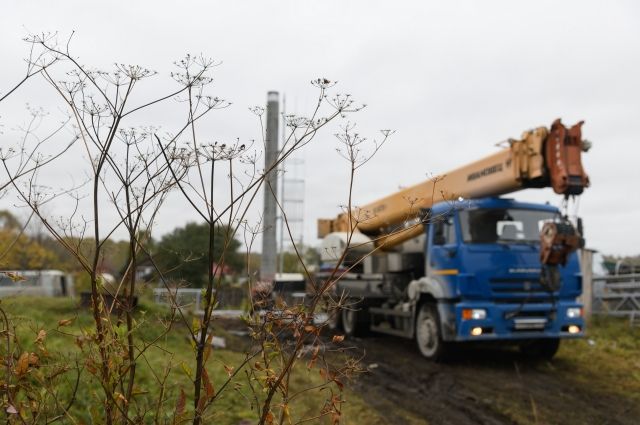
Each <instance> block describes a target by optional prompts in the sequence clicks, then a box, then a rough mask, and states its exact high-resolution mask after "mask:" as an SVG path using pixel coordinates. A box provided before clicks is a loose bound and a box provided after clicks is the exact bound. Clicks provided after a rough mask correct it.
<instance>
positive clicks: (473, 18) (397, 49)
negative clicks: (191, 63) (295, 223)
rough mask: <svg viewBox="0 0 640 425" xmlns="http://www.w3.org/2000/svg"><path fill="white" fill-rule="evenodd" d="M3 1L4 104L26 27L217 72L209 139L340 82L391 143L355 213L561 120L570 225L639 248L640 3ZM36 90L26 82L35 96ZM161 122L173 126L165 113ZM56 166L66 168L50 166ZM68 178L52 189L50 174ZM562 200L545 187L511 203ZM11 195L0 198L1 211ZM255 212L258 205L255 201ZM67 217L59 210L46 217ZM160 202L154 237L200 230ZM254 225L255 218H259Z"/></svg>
mask: <svg viewBox="0 0 640 425" xmlns="http://www.w3.org/2000/svg"><path fill="white" fill-rule="evenodd" d="M179 4H180V6H178V3H177V2H163V1H158V0H155V1H126V2H125V1H109V2H99V3H98V2H87V1H58V2H50V1H29V2H25V1H13V0H9V1H7V0H5V1H4V2H3V7H2V12H1V13H0V39H1V40H2V44H1V49H2V50H1V51H2V67H1V68H0V92H4V91H5V90H6V88H7V87H8V86H9V85H10V84H11V83H12V82H14V81H17V80H19V79H20V78H21V74H22V72H23V66H24V65H23V62H22V58H24V57H25V54H26V47H27V46H26V45H25V44H24V43H23V42H21V38H22V37H24V36H25V35H26V34H28V33H30V32H42V31H51V30H52V31H59V32H60V33H61V34H68V33H70V32H71V31H72V30H75V31H76V35H75V36H74V41H73V44H72V51H73V52H74V53H75V54H76V55H77V56H79V57H80V58H81V60H82V62H83V63H86V64H90V65H93V66H97V67H109V65H110V64H111V63H113V62H122V63H136V64H142V65H145V66H147V67H149V68H153V69H155V70H158V71H159V72H160V75H159V76H158V81H167V82H169V81H170V80H169V79H168V78H166V75H167V74H168V72H169V71H170V67H171V62H172V61H173V60H175V59H177V58H179V57H181V56H183V55H184V54H185V53H187V52H191V53H204V54H206V55H208V56H211V57H214V58H216V59H218V60H220V61H222V62H223V63H222V65H220V66H219V67H218V68H217V69H216V70H215V73H214V76H215V87H214V92H215V94H216V95H218V96H221V97H224V98H227V99H229V100H231V101H232V102H233V106H232V107H231V108H229V109H228V110H225V111H219V112H217V113H216V115H215V117H214V118H213V121H212V123H211V124H210V126H211V127H210V128H211V131H212V134H213V136H212V139H213V140H234V139H235V138H236V137H239V138H241V139H242V140H246V139H250V138H257V137H259V128H258V127H257V125H256V122H255V117H253V116H252V115H251V114H250V113H249V112H248V110H247V107H248V106H253V105H261V104H264V103H265V100H266V92H267V91H268V90H277V91H279V92H280V93H283V94H285V95H286V99H287V112H297V113H301V114H304V113H305V112H307V111H308V110H309V108H310V107H311V106H312V105H313V100H314V96H315V91H314V89H313V87H311V86H310V85H309V80H311V79H312V78H315V77H318V76H324V77H327V78H329V79H332V80H334V79H335V80H339V91H341V92H348V93H350V94H352V95H353V96H354V97H355V98H356V99H358V100H360V101H361V102H364V103H366V104H367V105H368V106H367V108H366V109H365V110H364V111H362V112H361V113H359V114H358V116H357V117H356V118H354V120H355V121H356V122H357V123H358V128H359V130H360V132H361V133H363V134H366V135H370V136H371V137H374V136H376V137H377V134H378V133H377V131H378V130H379V129H382V128H390V129H394V130H396V133H395V135H394V136H393V138H392V139H391V140H390V142H389V143H388V144H387V145H385V147H384V148H383V149H382V150H381V151H380V152H379V153H378V155H377V156H376V157H375V158H374V160H373V161H371V162H370V163H369V164H367V166H366V167H364V168H363V169H362V170H361V171H360V173H359V174H358V176H357V182H356V203H360V204H364V203H366V202H369V201H372V200H374V199H376V198H379V197H382V196H384V195H386V194H388V193H390V192H393V191H395V190H396V189H397V188H398V187H400V186H408V185H411V184H415V183H417V182H419V181H421V180H424V179H425V178H426V177H427V175H428V174H429V173H444V172H446V171H447V170H450V169H452V168H454V167H456V166H458V165H462V164H465V163H467V162H470V161H474V160H476V159H479V158H480V157H482V156H485V155H487V154H489V153H492V152H494V150H495V149H496V148H495V147H494V144H495V143H497V142H500V141H502V140H505V139H507V138H509V137H519V136H520V134H521V132H522V131H523V130H526V129H529V128H532V127H535V126H539V125H547V126H548V125H549V124H550V123H551V122H552V121H553V120H554V119H555V118H558V117H561V118H562V119H563V121H564V122H565V124H568V125H571V124H574V123H575V122H577V121H579V120H585V121H586V124H585V126H584V127H583V134H584V137H585V138H587V139H589V140H591V141H592V142H593V145H594V146H593V149H592V150H591V151H590V152H589V153H588V154H586V155H585V157H584V163H585V168H586V170H587V172H588V173H589V175H590V178H591V182H592V187H591V188H589V189H588V190H587V191H585V194H584V195H583V197H582V199H581V202H580V206H579V214H580V215H581V216H582V217H583V218H584V221H585V228H586V237H587V240H588V246H590V247H593V248H596V249H599V250H601V251H602V252H604V253H607V254H618V255H635V254H639V253H640V248H638V241H639V240H640V224H639V223H638V219H639V218H640V188H639V184H640V166H639V160H640V140H638V136H637V135H638V124H639V123H640V77H639V76H640V6H639V4H638V3H637V2H633V1H626V2H625V1H618V2H614V1H608V2H603V1H562V2H558V1H530V2H524V1H519V2H514V1H481V2H480V1H456V2H425V1H414V2H398V1H396V2H389V1H380V2H376V1H371V0H368V1H344V0H343V1H327V0H323V1H299V0H298V1H255V2H249V1H233V2H232V1H225V2H218V1H201V2H194V1H183V2H180V3H179ZM36 87H37V86H36ZM27 101H28V102H29V103H31V104H32V105H42V106H43V107H45V108H53V110H54V113H55V111H56V108H59V103H55V101H54V100H52V99H50V98H49V97H48V96H46V95H45V94H44V91H43V92H41V91H40V89H39V88H25V90H24V91H22V92H18V93H16V94H15V95H14V96H12V98H11V102H6V103H5V104H2V105H0V116H1V117H2V118H0V124H2V125H3V127H2V128H1V130H2V132H3V134H1V135H0V138H1V139H0V140H1V143H2V144H3V145H5V144H9V143H11V142H12V141H14V138H15V133H14V132H12V130H11V129H12V128H13V126H15V125H16V123H19V122H20V120H21V119H22V120H24V119H26V118H20V115H19V114H18V112H16V111H18V110H21V105H23V104H24V103H26V102H27ZM161 118H162V120H163V122H161V123H159V124H162V125H163V126H165V127H170V126H171V124H172V119H175V118H174V117H171V116H162V117H161ZM336 147H337V141H336V140H335V138H334V137H333V136H332V135H331V132H326V133H324V134H323V135H322V136H321V137H320V138H319V139H318V140H316V141H315V142H314V144H312V145H310V146H309V147H308V149H307V150H306V151H305V152H304V158H305V167H304V171H305V182H306V191H305V241H306V242H310V243H315V242H316V239H315V226H316V225H315V222H316V219H317V218H319V217H333V216H335V215H336V214H337V213H338V212H339V208H338V205H340V204H343V203H344V202H345V199H346V198H345V197H346V189H345V182H346V178H347V171H348V164H347V163H345V162H344V161H343V160H342V159H340V158H339V157H338V156H337V154H336V152H335V148H336ZM60 167H61V173H62V171H63V170H64V171H67V170H68V168H69V164H68V163H66V164H62V165H61V166H60ZM61 178H62V177H61ZM512 196H514V197H517V198H519V199H523V200H531V201H549V202H551V203H552V204H555V205H558V204H559V198H558V196H557V195H555V194H553V192H552V190H551V189H544V190H527V191H523V192H519V193H517V194H514V195H512ZM14 203H15V199H10V197H5V198H4V199H2V200H0V208H8V207H11V206H12V205H13V204H14ZM257 205H261V203H259V204H257ZM56 209H57V211H63V210H64V205H61V206H60V205H59V206H57V207H56ZM185 211H187V210H186V209H185V208H184V202H182V201H180V200H179V199H177V198H172V199H171V202H170V203H169V204H168V205H167V209H166V210H165V213H164V214H163V215H162V216H161V217H160V219H159V221H158V223H157V230H158V232H159V233H163V232H167V231H169V230H171V229H172V228H173V227H175V226H176V225H180V224H182V223H184V222H186V221H188V220H195V219H196V216H195V214H194V213H188V212H185ZM254 217H255V215H254Z"/></svg>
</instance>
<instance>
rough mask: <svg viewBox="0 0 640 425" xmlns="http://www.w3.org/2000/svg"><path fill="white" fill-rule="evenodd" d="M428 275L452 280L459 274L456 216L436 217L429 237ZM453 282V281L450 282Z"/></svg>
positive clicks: (431, 225)
mask: <svg viewBox="0 0 640 425" xmlns="http://www.w3.org/2000/svg"><path fill="white" fill-rule="evenodd" d="M427 258H428V260H427V276H432V277H442V278H443V279H444V280H445V281H452V280H454V279H455V276H456V275H457V274H458V237H457V232H456V226H455V220H454V216H453V215H452V214H451V215H447V216H443V217H438V218H436V219H435V220H434V221H433V222H432V223H431V224H430V229H429V235H428V238H427ZM450 283H453V282H450Z"/></svg>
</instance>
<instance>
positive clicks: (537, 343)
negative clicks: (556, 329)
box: [520, 338, 560, 360]
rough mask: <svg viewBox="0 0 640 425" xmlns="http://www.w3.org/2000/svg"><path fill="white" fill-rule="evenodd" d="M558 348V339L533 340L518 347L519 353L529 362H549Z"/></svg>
mask: <svg viewBox="0 0 640 425" xmlns="http://www.w3.org/2000/svg"><path fill="white" fill-rule="evenodd" d="M558 348H560V338H545V339H534V340H531V341H527V342H525V343H524V344H522V345H520V352H521V353H522V354H523V355H524V356H525V357H527V358H528V359H531V360H551V359H552V358H553V356H555V355H556V353H557V352H558Z"/></svg>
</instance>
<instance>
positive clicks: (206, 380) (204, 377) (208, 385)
mask: <svg viewBox="0 0 640 425" xmlns="http://www.w3.org/2000/svg"><path fill="white" fill-rule="evenodd" d="M202 382H203V383H204V389H205V391H206V392H207V398H212V397H213V396H214V395H216V392H215V390H214V389H213V384H212V383H211V380H210V379H209V374H208V373H207V369H205V368H204V367H203V368H202Z"/></svg>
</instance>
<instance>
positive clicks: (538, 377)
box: [350, 336, 640, 425]
mask: <svg viewBox="0 0 640 425" xmlns="http://www.w3.org/2000/svg"><path fill="white" fill-rule="evenodd" d="M350 342H351V343H352V344H354V345H355V346H356V347H357V349H359V350H361V351H363V352H364V353H365V354H366V356H365V357H364V360H363V362H364V364H365V365H369V366H370V368H369V372H368V373H365V374H363V375H361V376H359V377H358V379H356V380H354V382H353V383H352V384H351V388H352V389H353V390H354V391H355V392H356V393H357V394H359V395H360V396H361V397H362V398H363V399H364V400H365V401H366V402H367V403H368V404H370V405H371V406H372V407H373V408H374V409H376V411H378V413H379V414H380V415H382V416H383V417H385V418H386V420H387V421H388V423H389V424H400V423H403V417H402V415H401V414H400V413H399V411H402V410H404V411H406V412H409V413H411V414H412V415H414V416H416V417H419V418H423V419H424V421H425V423H428V424H430V425H440V424H441V425H449V424H451V425H467V424H468V425H471V424H474V425H476V424H486V425H501V424H608V425H618V424H619V425H632V424H639V423H640V407H639V406H637V405H635V404H634V403H633V402H632V401H631V400H628V399H624V398H621V397H619V396H616V395H612V394H606V393H602V392H600V391H599V388H598V383H597V382H594V383H593V386H592V387H590V388H584V387H582V386H581V385H579V384H578V383H577V381H573V380H571V379H567V378H565V377H563V376H562V374H560V373H556V372H554V371H557V370H558V369H561V368H565V367H569V366H570V365H567V364H563V362H562V361H554V362H552V363H551V365H549V364H539V363H532V362H527V361H524V359H522V357H521V356H520V355H519V354H518V353H516V352H514V351H509V350H506V349H486V348H485V349H480V348H471V347H468V348H465V349H464V350H461V351H460V352H459V353H457V354H456V355H455V356H454V358H453V360H452V361H451V362H449V363H447V364H437V363H432V362H429V361H427V360H425V359H424V358H422V357H421V356H420V355H419V354H418V352H417V350H416V349H415V348H414V345H413V342H412V341H408V340H404V339H400V338H395V337H387V336H375V337H370V338H364V339H355V340H351V341H350ZM371 366H373V367H371Z"/></svg>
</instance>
